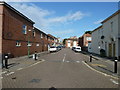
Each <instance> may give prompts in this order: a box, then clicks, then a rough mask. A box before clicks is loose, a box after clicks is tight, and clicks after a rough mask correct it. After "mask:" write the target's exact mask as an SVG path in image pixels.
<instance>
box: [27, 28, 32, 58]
mask: <svg viewBox="0 0 120 90" xmlns="http://www.w3.org/2000/svg"><path fill="white" fill-rule="evenodd" d="M28 31H29V32H31V29H29V30H28ZM29 44H30V35H29V34H28V45H27V46H28V58H29V57H30V45H29Z"/></svg>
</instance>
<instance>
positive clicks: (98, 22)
mask: <svg viewBox="0 0 120 90" xmlns="http://www.w3.org/2000/svg"><path fill="white" fill-rule="evenodd" d="M102 21H103V20H102V19H100V20H98V21H95V22H94V24H101V22H102Z"/></svg>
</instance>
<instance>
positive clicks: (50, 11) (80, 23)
mask: <svg viewBox="0 0 120 90" xmlns="http://www.w3.org/2000/svg"><path fill="white" fill-rule="evenodd" d="M9 4H10V5H11V6H13V7H14V8H16V9H17V10H18V11H20V12H21V13H23V14H24V15H25V16H27V17H29V18H30V19H31V20H33V21H34V22H35V26H36V27H37V28H39V29H40V30H42V31H44V32H46V33H50V34H52V35H54V36H56V37H61V38H68V37H70V36H77V37H79V36H81V35H82V34H83V33H84V32H85V31H88V30H94V29H95V28H97V27H98V26H100V25H101V24H100V22H101V21H103V20H104V19H105V18H107V17H108V16H110V15H111V14H113V13H114V12H115V11H117V10H118V3H117V2H74V3H73V2H9Z"/></svg>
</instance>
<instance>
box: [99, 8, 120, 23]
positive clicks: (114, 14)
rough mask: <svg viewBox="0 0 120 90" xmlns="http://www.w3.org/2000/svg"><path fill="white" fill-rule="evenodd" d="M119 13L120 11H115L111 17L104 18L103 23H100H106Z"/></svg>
mask: <svg viewBox="0 0 120 90" xmlns="http://www.w3.org/2000/svg"><path fill="white" fill-rule="evenodd" d="M119 13H120V9H119V10H118V11H116V12H115V13H113V14H112V15H111V16H109V17H108V18H106V19H105V20H104V21H102V22H101V23H104V22H106V21H108V20H109V19H111V18H112V17H114V16H116V15H117V14H119Z"/></svg>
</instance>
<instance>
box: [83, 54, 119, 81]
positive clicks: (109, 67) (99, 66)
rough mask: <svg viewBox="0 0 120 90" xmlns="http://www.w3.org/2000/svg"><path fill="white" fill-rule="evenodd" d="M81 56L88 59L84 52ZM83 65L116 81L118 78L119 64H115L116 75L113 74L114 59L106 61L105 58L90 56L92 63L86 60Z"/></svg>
mask: <svg viewBox="0 0 120 90" xmlns="http://www.w3.org/2000/svg"><path fill="white" fill-rule="evenodd" d="M83 54H84V55H86V56H87V57H89V59H90V54H89V53H87V52H86V53H85V52H84V53H83ZM85 63H86V64H88V65H89V66H90V67H91V68H93V69H95V70H97V71H99V72H100V73H102V74H104V75H109V76H111V77H114V78H117V79H119V77H120V62H117V73H115V70H114V69H115V65H114V64H115V62H114V59H108V58H106V57H100V56H98V55H94V54H92V62H90V60H86V61H85Z"/></svg>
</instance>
